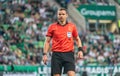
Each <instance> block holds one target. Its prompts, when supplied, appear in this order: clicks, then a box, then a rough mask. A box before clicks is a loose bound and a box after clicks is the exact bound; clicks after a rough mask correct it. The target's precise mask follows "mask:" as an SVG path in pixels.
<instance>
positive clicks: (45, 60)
mask: <svg viewBox="0 0 120 76" xmlns="http://www.w3.org/2000/svg"><path fill="white" fill-rule="evenodd" d="M42 60H43V63H44V64H47V61H48V57H47V55H43V58H42Z"/></svg>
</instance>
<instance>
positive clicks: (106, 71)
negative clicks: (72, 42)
mask: <svg viewBox="0 0 120 76" xmlns="http://www.w3.org/2000/svg"><path fill="white" fill-rule="evenodd" d="M60 7H64V8H66V9H67V10H68V13H69V18H68V19H69V20H70V21H72V22H74V23H75V24H76V26H77V28H78V30H79V36H80V38H81V40H82V44H83V48H84V50H85V51H84V53H85V55H84V59H77V58H76V76H120V0H0V76H50V58H51V52H50V53H49V54H48V56H49V60H48V65H44V64H43V62H42V61H41V59H42V50H43V44H44V40H45V33H46V30H47V28H48V26H49V24H51V23H52V22H55V21H56V14H55V13H56V11H57V9H58V8H60ZM75 51H77V49H76V46H75ZM75 57H76V54H75ZM63 76H64V75H63ZM65 76H66V75H65Z"/></svg>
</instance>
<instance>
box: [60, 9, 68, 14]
mask: <svg viewBox="0 0 120 76" xmlns="http://www.w3.org/2000/svg"><path fill="white" fill-rule="evenodd" d="M62 10H64V11H66V13H68V12H67V9H65V8H60V9H58V11H62Z"/></svg>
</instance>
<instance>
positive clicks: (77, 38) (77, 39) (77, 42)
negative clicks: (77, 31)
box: [74, 36, 82, 47]
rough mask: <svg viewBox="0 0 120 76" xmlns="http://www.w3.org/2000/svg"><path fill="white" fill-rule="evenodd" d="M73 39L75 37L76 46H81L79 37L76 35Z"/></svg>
mask: <svg viewBox="0 0 120 76" xmlns="http://www.w3.org/2000/svg"><path fill="white" fill-rule="evenodd" d="M74 39H75V41H76V44H77V46H78V47H82V43H81V40H80V37H79V36H77V37H75V38H74Z"/></svg>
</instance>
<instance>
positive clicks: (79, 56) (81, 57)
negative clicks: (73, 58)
mask: <svg viewBox="0 0 120 76" xmlns="http://www.w3.org/2000/svg"><path fill="white" fill-rule="evenodd" d="M77 55H78V58H80V59H83V52H82V51H78V54H77Z"/></svg>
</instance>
